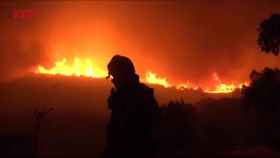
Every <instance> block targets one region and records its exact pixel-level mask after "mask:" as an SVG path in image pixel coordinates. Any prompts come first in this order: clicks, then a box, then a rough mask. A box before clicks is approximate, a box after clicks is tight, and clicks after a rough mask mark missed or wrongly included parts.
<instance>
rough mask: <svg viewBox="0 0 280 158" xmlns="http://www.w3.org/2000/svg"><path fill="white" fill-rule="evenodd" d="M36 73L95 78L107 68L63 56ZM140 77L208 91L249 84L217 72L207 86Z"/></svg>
mask: <svg viewBox="0 0 280 158" xmlns="http://www.w3.org/2000/svg"><path fill="white" fill-rule="evenodd" d="M36 73H40V74H48V75H65V76H85V77H93V78H105V77H106V76H107V70H106V69H104V68H103V69H102V68H101V67H100V66H99V65H96V64H95V63H94V62H93V61H92V60H91V59H90V58H86V59H81V58H78V57H75V58H74V60H72V62H69V61H68V60H67V59H66V58H63V59H61V60H58V61H56V62H55V63H54V65H53V66H52V67H50V68H46V67H44V66H42V65H39V66H38V67H37V69H36ZM140 79H141V81H143V82H145V83H149V84H157V85H161V86H163V87H165V88H168V87H175V88H176V89H178V90H184V89H192V90H198V89H202V90H203V91H204V92H206V93H231V92H233V91H235V90H236V89H241V88H242V86H243V85H244V86H248V82H243V83H237V82H232V81H231V82H224V81H223V80H221V79H220V78H219V75H218V74H217V73H216V72H214V73H213V75H212V80H213V82H212V84H211V85H207V86H201V85H197V84H194V83H192V82H191V81H186V82H184V83H173V82H171V81H169V80H168V79H167V78H166V77H160V76H158V75H157V74H156V73H154V72H152V71H150V70H147V71H146V73H145V75H144V76H140Z"/></svg>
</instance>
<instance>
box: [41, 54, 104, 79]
mask: <svg viewBox="0 0 280 158" xmlns="http://www.w3.org/2000/svg"><path fill="white" fill-rule="evenodd" d="M37 71H38V72H39V73H42V74H51V75H65V76H86V77H95V78H102V77H106V75H107V71H105V70H102V69H100V68H99V67H97V66H94V65H93V62H92V60H91V59H85V60H81V59H80V58H74V61H73V63H69V62H68V61H67V59H66V58H63V59H62V60H59V61H57V62H55V65H54V67H52V68H50V69H47V68H45V67H43V66H41V65H39V66H38V68H37Z"/></svg>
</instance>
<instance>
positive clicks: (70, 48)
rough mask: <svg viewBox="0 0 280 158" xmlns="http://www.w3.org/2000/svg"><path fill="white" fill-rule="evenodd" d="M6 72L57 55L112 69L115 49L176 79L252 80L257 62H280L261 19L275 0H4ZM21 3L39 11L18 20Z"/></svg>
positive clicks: (1, 60) (1, 62) (0, 60)
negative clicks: (261, 33)
mask: <svg viewBox="0 0 280 158" xmlns="http://www.w3.org/2000/svg"><path fill="white" fill-rule="evenodd" d="M0 6H1V12H2V13H1V16H0V21H1V22H0V23H1V28H0V32H1V34H2V36H1V37H0V41H1V43H0V51H1V54H0V71H1V72H2V76H3V78H7V77H10V76H14V75H15V74H16V75H17V74H21V73H24V72H25V71H27V70H30V69H31V68H34V66H36V65H38V64H43V65H46V66H49V65H51V64H52V63H53V62H54V60H55V59H59V58H62V57H67V58H69V59H71V58H73V57H75V56H79V57H90V58H92V59H93V61H95V62H97V63H98V64H99V65H101V67H103V68H104V69H105V68H106V63H107V62H108V61H109V59H110V58H111V56H112V55H113V54H115V53H120V54H123V55H127V56H129V57H130V58H132V60H133V61H134V62H135V65H136V69H137V70H138V72H139V73H140V74H142V75H143V74H144V73H145V72H146V71H147V70H150V71H153V72H156V73H158V74H159V75H160V76H165V77H167V78H168V79H170V80H171V81H173V82H183V81H186V80H189V81H192V82H195V83H199V84H207V82H209V80H210V78H211V76H212V74H213V73H214V72H216V73H218V74H219V76H220V78H221V79H224V80H226V81H230V80H232V81H244V80H248V76H249V73H250V71H251V70H252V69H257V70H260V69H262V68H263V67H265V66H270V67H276V66H280V62H279V57H275V56H273V55H266V54H264V53H261V52H260V50H259V49H258V47H257V43H256V39H257V26H258V24H259V23H260V22H261V21H262V20H263V19H265V18H267V17H268V16H270V15H271V14H272V13H274V12H279V10H280V2H279V1H277V0H275V1H273V0H257V1H255V2H254V3H253V2H244V1H242V0H233V1H224V2H220V1H211V2H198V1H194V0H193V1H187V2H180V1H174V2H173V1H152V2H148V1H145V2H140V1H139V2H137V1H131V2H129V1H127V2H107V3H105V2H61V3H56V2H33V3H29V4H18V3H8V2H7V3H5V4H1V5H0ZM14 8H17V9H18V8H26V9H31V10H32V11H33V12H34V13H35V14H34V16H32V17H31V18H29V19H22V20H18V19H15V18H13V16H12V15H11V12H12V11H13V9H14Z"/></svg>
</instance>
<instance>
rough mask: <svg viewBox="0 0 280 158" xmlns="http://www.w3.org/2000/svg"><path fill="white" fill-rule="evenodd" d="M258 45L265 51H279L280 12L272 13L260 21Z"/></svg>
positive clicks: (276, 52) (275, 52)
mask: <svg viewBox="0 0 280 158" xmlns="http://www.w3.org/2000/svg"><path fill="white" fill-rule="evenodd" d="M258 31H259V37H258V45H259V46H260V48H261V50H262V51H264V52H265V53H269V52H271V53H273V54H274V55H278V54H279V51H280V14H273V15H272V16H270V17H269V18H268V19H265V20H264V21H263V22H261V24H260V26H259V28H258Z"/></svg>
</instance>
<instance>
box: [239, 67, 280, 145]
mask: <svg viewBox="0 0 280 158" xmlns="http://www.w3.org/2000/svg"><path fill="white" fill-rule="evenodd" d="M250 78H251V85H250V86H249V87H246V88H244V89H243V94H242V95H243V96H242V101H243V103H244V106H246V107H247V109H254V110H255V112H256V116H257V121H258V122H257V124H258V137H259V138H260V139H262V141H263V143H267V144H269V145H272V146H274V147H275V146H278V144H280V136H279V132H280V126H279V123H280V122H279V121H280V70H279V69H270V68H265V69H264V70H263V71H262V72H256V71H252V73H251V75H250Z"/></svg>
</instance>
